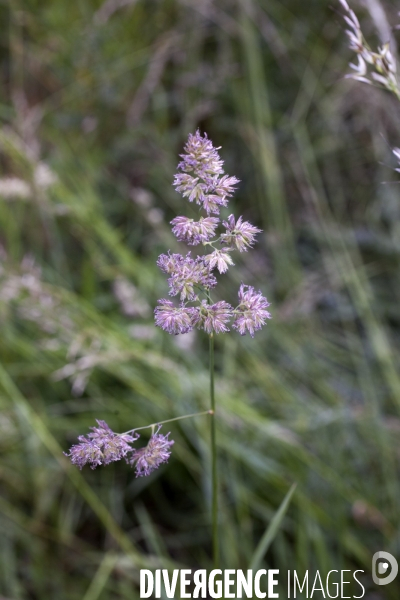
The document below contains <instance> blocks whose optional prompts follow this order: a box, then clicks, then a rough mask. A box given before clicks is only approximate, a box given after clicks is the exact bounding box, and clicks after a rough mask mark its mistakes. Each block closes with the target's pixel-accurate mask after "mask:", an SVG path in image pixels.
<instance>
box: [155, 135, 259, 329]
mask: <svg viewBox="0 0 400 600" xmlns="http://www.w3.org/2000/svg"><path fill="white" fill-rule="evenodd" d="M218 149H219V148H214V146H213V145H212V142H211V140H209V139H208V137H207V134H204V137H203V136H201V135H200V132H199V131H196V133H195V134H189V138H188V141H187V143H186V145H185V154H182V155H181V158H182V161H181V162H180V163H179V164H178V171H180V172H179V173H178V174H177V175H175V180H174V186H175V188H176V190H177V191H178V192H180V193H181V194H182V195H183V197H184V198H188V200H189V201H190V202H193V201H195V202H196V203H197V204H199V205H200V207H201V209H203V210H204V211H205V212H206V213H207V216H205V217H200V219H199V220H198V221H195V220H194V219H190V218H189V217H186V216H181V215H180V216H177V217H175V218H174V219H172V221H171V225H172V233H173V234H174V235H175V236H176V238H177V240H178V241H180V242H185V243H186V244H188V245H189V246H199V245H202V246H203V248H204V249H206V250H207V249H209V250H210V252H209V253H208V254H203V255H200V256H197V257H192V256H191V253H190V252H189V253H188V254H186V256H183V255H181V254H171V253H170V252H169V253H168V254H161V256H159V258H158V261H157V264H158V266H159V268H160V269H161V270H162V271H163V272H164V273H166V274H167V275H169V279H168V285H169V295H170V296H179V300H180V306H179V307H177V306H175V305H174V304H173V303H172V302H171V301H169V300H165V299H162V300H159V302H158V306H157V307H156V309H155V323H156V325H157V326H158V327H161V328H162V329H164V331H167V332H168V333H170V334H172V335H177V334H181V333H188V332H189V331H192V330H193V329H194V328H195V327H197V328H198V329H203V330H204V331H205V332H206V333H208V334H211V333H225V332H227V331H229V328H228V324H229V322H230V321H232V320H233V327H234V329H236V330H237V331H239V333H241V334H242V335H244V334H245V333H246V332H249V333H250V335H251V336H254V333H255V332H256V331H258V330H260V329H261V327H262V326H263V325H265V322H266V319H269V318H271V315H270V314H269V313H268V311H266V310H265V309H266V307H267V306H268V302H267V300H266V298H264V297H263V296H262V295H261V292H258V293H257V294H255V293H253V292H252V291H251V290H253V288H251V287H249V288H248V290H247V292H244V289H245V287H246V286H243V285H242V287H241V288H240V291H239V300H240V304H239V305H238V306H237V307H236V308H233V307H232V306H231V305H230V304H228V303H227V302H226V301H224V300H223V301H220V302H217V303H213V301H212V299H211V290H213V289H214V288H215V287H216V285H217V279H216V277H215V275H214V272H215V271H216V270H217V271H218V272H219V273H221V274H222V273H226V272H227V271H228V269H229V267H232V266H234V262H233V259H232V256H231V253H232V252H234V251H235V250H237V251H239V252H247V251H248V250H249V249H250V248H252V246H253V245H254V243H255V241H256V236H257V234H258V233H261V229H258V228H257V227H255V226H254V225H252V224H251V223H249V222H248V221H244V220H243V217H242V216H240V217H239V218H238V219H236V218H235V216H234V215H233V214H231V215H229V217H228V218H227V220H226V221H223V222H222V223H220V219H219V217H216V216H210V214H211V213H213V214H216V215H219V212H220V209H221V207H225V206H227V204H228V200H229V197H230V196H231V195H232V194H233V191H234V188H235V186H236V184H237V183H238V182H239V180H238V179H236V177H230V176H229V175H225V174H224V171H223V168H222V166H223V161H222V160H221V158H220V156H219V154H218ZM219 225H222V227H224V228H225V231H224V232H223V233H221V234H220V235H218V233H217V229H218V226H219ZM218 246H219V247H218ZM202 296H203V297H202ZM245 298H246V299H245ZM192 303H194V304H195V306H192Z"/></svg>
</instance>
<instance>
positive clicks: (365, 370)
mask: <svg viewBox="0 0 400 600" xmlns="http://www.w3.org/2000/svg"><path fill="white" fill-rule="evenodd" d="M377 2H378V0H376V3H374V2H372V1H371V2H369V5H370V6H373V5H375V6H376V5H377ZM353 8H355V9H356V10H357V11H358V14H359V16H360V19H361V22H362V26H363V31H364V33H365V34H366V35H369V36H371V37H372V39H374V37H377V34H376V31H378V32H381V31H382V26H381V25H382V23H380V22H374V18H375V17H376V15H378V17H379V14H381V13H379V11H378V12H377V11H372V13H371V15H369V14H368V13H365V12H362V10H360V7H359V5H358V4H354V6H353ZM385 8H386V9H388V12H387V18H388V22H389V23H391V24H393V25H395V24H396V15H395V13H394V12H393V9H394V7H393V6H390V5H388V6H386V5H385ZM336 10H338V12H336ZM390 11H392V12H390ZM339 12H340V10H339V5H338V6H336V5H335V4H334V3H332V2H329V3H328V2H322V1H321V0H319V1H317V0H312V1H311V0H310V1H309V2H298V0H284V1H283V2H280V1H278V0H270V1H269V2H263V1H261V0H222V1H220V2H216V1H214V2H213V1H212V0H196V2H191V1H190V0H105V2H100V1H98V0H96V1H95V0H85V2H83V1H79V2H67V1H66V0H41V1H40V2H39V1H37V0H27V1H25V2H22V1H21V0H16V1H15V2H9V3H8V4H6V3H3V4H2V7H1V11H0V21H1V30H2V32H3V35H2V43H1V49H0V57H1V63H0V64H1V75H0V76H1V92H0V93H1V100H0V118H1V129H0V165H1V177H0V241H1V246H2V250H1V263H0V318H1V338H0V339H1V342H0V360H1V365H2V366H1V367H0V403H1V414H0V452H1V463H0V536H1V542H0V594H2V595H4V596H5V597H7V598H9V599H12V600H25V599H26V600H28V598H29V599H34V600H50V599H53V598H54V599H57V600H75V599H76V600H78V599H79V600H81V599H82V598H83V599H84V600H97V599H100V600H109V599H110V600H111V599H126V600H128V599H129V600H133V599H134V598H138V597H139V594H138V587H137V584H138V569H139V568H140V567H143V566H156V565H158V566H160V565H161V566H165V565H166V566H171V565H174V564H179V565H186V566H189V567H193V568H199V567H203V568H208V567H210V564H211V561H210V531H209V501H210V488H209V483H210V482H209V462H210V460H209V459H210V457H209V446H208V441H209V428H208V425H209V424H208V421H207V417H201V418H199V419H197V420H188V421H182V422H181V423H175V424H171V427H170V429H171V433H172V437H173V439H174V440H175V445H174V447H173V456H172V458H171V460H170V462H169V464H168V465H167V466H165V467H163V468H162V469H160V470H159V471H158V472H157V473H155V474H154V475H153V476H151V477H150V478H142V479H135V478H134V471H133V470H132V469H131V468H130V467H129V466H128V465H125V464H123V463H122V462H121V463H116V464H113V465H109V466H107V467H105V468H99V469H97V470H96V471H90V469H84V470H83V471H82V472H80V471H79V470H77V469H75V468H73V467H71V465H69V463H68V460H67V459H66V458H65V457H64V456H63V454H62V451H63V450H67V448H68V447H69V446H70V445H71V444H72V443H74V442H75V440H76V437H77V435H79V434H82V433H86V432H87V431H88V428H89V427H90V426H91V425H94V423H95V419H96V418H99V419H105V420H106V421H107V422H108V423H109V424H110V426H111V427H112V428H113V429H114V430H116V431H125V430H127V429H131V428H132V427H135V426H137V427H139V426H141V425H146V424H148V423H151V422H156V421H160V420H164V419H168V418H172V417H175V416H179V415H182V414H186V413H190V412H196V411H200V410H206V409H207V408H208V374H207V344H206V342H207V340H205V339H204V337H203V335H201V334H200V333H198V334H195V335H191V334H190V335H187V336H181V337H176V338H175V337H173V336H168V335H167V334H165V333H164V332H162V331H159V330H156V329H155V327H154V324H153V318H152V310H153V307H154V305H155V302H156V299H157V298H159V297H165V295H166V293H167V288H166V283H165V279H164V277H163V276H162V274H160V273H159V272H158V270H157V268H156V266H155V260H156V257H157V255H158V254H159V253H160V252H165V251H166V250H167V249H168V248H171V249H172V250H174V249H175V248H177V245H176V241H175V240H174V238H173V237H172V235H171V233H170V228H169V226H168V221H170V220H171V218H173V217H174V216H175V215H176V214H187V215H190V214H195V213H194V210H195V209H194V208H193V206H192V205H190V204H189V203H186V204H182V199H181V197H180V196H179V195H178V194H176V193H175V192H174V190H173V188H172V186H171V183H172V178H173V174H174V172H175V169H176V164H177V162H178V154H179V153H180V152H181V151H182V147H183V143H184V141H185V140H186V138H187V135H188V133H189V132H193V131H194V130H195V129H196V128H197V127H199V128H200V129H201V131H206V132H207V133H208V135H209V136H210V138H211V139H212V140H213V142H214V144H215V145H216V146H221V147H222V149H221V151H220V153H221V156H222V158H224V159H225V165H226V170H227V172H228V173H230V174H232V175H233V174H234V175H236V176H237V177H239V178H240V179H241V184H240V185H239V190H238V193H237V194H236V196H235V198H234V200H233V201H232V206H234V209H235V212H236V213H237V214H240V212H241V213H242V214H244V216H245V218H248V219H249V220H250V221H251V222H253V223H254V224H256V225H257V226H258V227H260V228H262V229H263V231H264V233H263V234H261V235H260V236H259V242H258V244H257V246H256V248H255V250H254V251H253V252H252V253H250V254H249V255H248V256H246V255H245V256H241V257H239V258H238V259H237V263H238V268H237V269H235V271H232V274H229V273H228V274H227V275H225V276H223V277H221V278H220V280H221V283H220V285H219V288H218V289H220V290H221V298H223V297H226V298H228V297H233V296H234V295H236V293H237V289H238V287H239V284H240V281H242V280H243V281H244V282H245V283H247V284H250V285H254V286H255V287H256V288H257V289H258V288H260V289H262V291H263V293H264V294H265V295H266V296H267V297H268V299H269V300H270V302H271V312H272V314H273V319H272V321H270V322H269V323H268V326H267V327H266V328H265V329H264V330H263V331H262V332H261V333H258V334H257V336H256V338H255V340H251V339H249V338H248V337H246V338H241V337H240V336H238V335H237V334H236V333H231V334H229V335H224V336H220V337H219V338H218V340H217V348H216V359H217V398H218V405H219V415H218V440H219V448H220V456H219V460H220V474H221V531H222V537H221V545H222V554H223V563H224V565H225V566H226V567H229V568H233V569H235V568H242V569H246V568H248V566H249V564H250V563H251V561H252V557H253V553H254V551H255V549H256V547H257V544H258V542H259V540H260V539H261V537H262V535H263V533H264V531H265V528H266V527H267V526H268V524H269V523H270V521H271V519H272V517H273V515H274V514H275V513H276V510H277V509H278V507H279V505H280V504H281V502H282V500H283V498H284V496H285V494H286V493H287V491H288V490H289V488H290V486H291V484H292V483H293V482H297V483H298V487H297V490H296V492H295V494H294V496H293V498H292V502H291V505H290V508H289V510H288V512H287V514H286V517H285V519H284V521H283V524H282V527H281V528H280V530H279V533H278V534H277V536H276V537H275V539H274V541H273V543H272V545H271V547H270V548H269V550H268V552H267V554H266V556H265V559H264V560H265V565H268V566H274V567H277V568H280V569H281V570H282V572H286V570H287V569H289V568H290V569H297V570H298V571H299V572H300V573H301V572H302V571H304V570H305V569H307V568H308V569H312V570H313V569H319V570H320V571H321V573H322V574H326V573H327V572H328V571H329V570H330V569H339V570H340V569H355V568H359V569H364V570H365V575H364V579H363V583H364V585H365V586H366V587H367V589H368V594H369V593H371V594H372V593H376V591H375V592H372V588H371V578H370V564H371V557H372V554H373V553H374V552H376V551H377V550H381V549H385V550H388V551H391V552H392V553H394V554H396V552H398V551H399V528H400V520H399V510H398V506H399V496H400V485H399V432H400V420H399V411H400V363H399V356H400V353H399V350H400V336H399V327H400V312H399V303H400V270H399V255H400V197H399V194H400V187H399V186H398V185H397V181H398V174H397V173H395V172H394V171H392V167H394V162H393V157H392V156H391V153H390V146H399V145H400V107H399V105H398V103H397V102H396V99H395V98H394V97H393V98H392V97H390V96H389V95H388V94H385V93H384V92H381V91H379V90H376V89H374V88H372V87H367V86H364V85H362V84H361V83H358V82H353V81H344V79H343V76H344V74H345V73H346V72H347V70H348V67H347V62H348V59H349V52H348V50H347V47H346V43H347V42H346V38H345V35H344V27H343V23H342V20H341V17H340V14H339ZM382 41H386V40H382ZM390 182H391V183H390ZM227 214H229V213H227ZM222 294H224V295H225V296H223V295H222ZM218 299H219V298H218ZM359 589H360V588H358V589H357V592H356V594H358V593H359ZM399 590H400V588H399V584H398V583H396V582H394V583H393V584H391V585H389V586H387V587H386V588H383V591H382V590H380V591H379V594H380V595H378V596H377V595H375V596H374V598H390V599H391V598H393V599H394V598H398V594H399ZM282 594H283V595H285V591H282ZM370 597H371V598H372V595H371V596H370Z"/></svg>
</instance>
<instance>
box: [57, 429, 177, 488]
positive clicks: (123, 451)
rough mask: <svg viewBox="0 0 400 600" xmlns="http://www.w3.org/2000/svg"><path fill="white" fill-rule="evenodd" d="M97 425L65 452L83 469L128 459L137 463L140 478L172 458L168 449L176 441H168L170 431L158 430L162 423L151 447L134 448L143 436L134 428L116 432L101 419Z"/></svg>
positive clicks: (152, 438) (131, 462)
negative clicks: (87, 465) (161, 431)
mask: <svg viewBox="0 0 400 600" xmlns="http://www.w3.org/2000/svg"><path fill="white" fill-rule="evenodd" d="M97 425H98V427H91V430H92V432H91V433H88V434H87V435H86V436H85V435H80V436H79V437H78V441H79V444H75V445H74V446H72V447H71V448H70V451H69V453H68V454H67V453H66V452H64V454H65V455H66V456H68V457H69V458H70V459H71V462H72V464H73V465H76V466H78V467H79V468H80V469H82V467H84V465H86V464H89V465H90V467H91V468H92V469H95V468H96V467H98V466H100V465H108V464H110V463H111V462H114V461H117V460H121V459H122V458H125V460H126V462H127V463H128V464H130V465H132V466H133V465H134V464H135V462H136V477H141V476H143V475H150V473H152V471H154V470H155V469H158V467H159V466H160V465H161V464H162V463H165V462H167V460H168V459H169V457H170V454H171V452H170V451H169V450H168V449H169V447H170V446H172V444H173V443H174V442H173V441H172V440H171V441H169V440H168V436H169V435H170V434H169V433H168V434H167V435H166V436H165V435H162V434H160V433H158V432H159V431H160V428H161V425H159V426H158V429H157V432H156V433H153V435H152V436H151V438H150V440H149V443H148V444H147V446H146V447H145V448H141V449H136V448H133V447H132V444H133V443H134V442H136V440H137V439H139V437H140V436H139V434H138V433H135V431H134V430H132V431H130V432H128V433H115V432H114V431H113V430H112V429H111V428H110V427H109V426H108V425H107V423H106V422H105V421H99V420H97Z"/></svg>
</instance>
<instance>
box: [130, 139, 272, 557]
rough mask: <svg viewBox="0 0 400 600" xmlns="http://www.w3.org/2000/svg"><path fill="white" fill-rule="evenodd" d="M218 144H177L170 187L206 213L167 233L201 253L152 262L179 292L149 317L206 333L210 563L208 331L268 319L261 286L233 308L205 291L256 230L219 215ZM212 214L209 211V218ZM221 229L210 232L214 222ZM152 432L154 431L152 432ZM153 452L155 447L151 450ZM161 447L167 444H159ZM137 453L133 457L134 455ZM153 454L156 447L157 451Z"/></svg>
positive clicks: (228, 189) (225, 185) (144, 465)
mask: <svg viewBox="0 0 400 600" xmlns="http://www.w3.org/2000/svg"><path fill="white" fill-rule="evenodd" d="M218 150H219V148H214V146H213V145H212V142H211V140H209V139H208V137H207V134H204V136H202V135H201V134H200V132H199V130H197V131H196V133H195V134H189V138H188V141H187V143H186V145H185V153H184V154H182V155H181V158H182V161H181V162H180V163H179V164H178V173H177V174H176V175H175V179H174V186H175V189H176V191H177V192H180V193H181V194H182V196H183V197H184V198H187V199H188V200H189V202H195V203H196V204H198V205H199V206H200V210H204V211H205V213H206V216H205V217H204V216H201V217H200V218H199V220H198V221H195V220H194V219H191V218H189V217H186V216H181V215H179V216H177V217H175V218H174V219H172V221H171V225H172V233H173V234H174V235H175V237H176V238H177V240H178V241H179V242H185V243H186V244H188V245H189V246H202V247H203V249H204V251H205V254H201V255H199V256H197V257H195V258H194V257H192V256H191V253H190V252H189V253H188V254H187V255H186V256H183V255H181V254H171V253H170V252H169V253H168V254H162V255H161V256H159V258H158V261H157V265H158V266H159V268H160V269H161V271H163V272H164V273H166V274H167V275H168V276H169V279H168V285H169V295H170V296H179V299H180V304H179V306H175V305H174V304H173V302H171V301H170V300H165V299H161V300H159V301H158V306H157V307H156V309H155V311H154V313H155V323H156V325H157V326H158V327H161V328H162V329H163V330H164V331H166V332H167V333H170V334H171V335H177V334H181V333H188V332H189V331H192V330H193V329H194V328H195V327H197V328H198V329H202V330H203V331H205V332H206V333H207V334H208V336H209V352H210V411H209V414H210V415H211V417H212V418H211V479H212V481H211V489H212V498H211V505H212V511H211V512H212V540H213V557H214V566H215V567H218V564H219V536H218V474H217V473H218V470H217V442H216V424H215V421H216V419H215V417H216V404H215V392H214V336H215V334H218V333H227V332H229V331H230V329H229V325H230V324H231V323H232V327H233V328H234V329H236V330H237V331H238V332H239V333H240V334H241V335H245V334H246V333H247V332H248V333H249V334H250V335H251V337H254V334H255V332H256V331H259V330H260V329H261V328H262V327H263V325H265V323H266V320H267V319H270V318H271V315H270V314H269V312H268V311H267V307H268V306H269V303H268V301H267V299H266V298H264V296H263V295H262V294H261V292H256V291H255V290H254V288H253V287H251V286H248V285H244V284H242V285H241V286H240V289H239V304H238V306H237V307H236V308H234V307H233V306H231V304H229V303H228V302H226V301H225V300H219V301H218V302H215V301H214V300H213V299H212V298H211V292H212V291H213V290H214V288H215V287H216V285H217V279H216V277H215V275H214V272H215V270H217V271H219V273H226V272H227V271H228V269H229V268H230V267H232V266H234V262H233V259H232V256H231V253H232V252H234V251H235V250H237V251H239V252H247V250H249V249H250V248H251V247H252V246H253V244H254V243H255V241H256V236H257V234H258V233H261V230H260V229H258V228H257V227H255V226H254V225H252V224H251V223H249V222H248V221H244V220H243V217H242V216H240V217H239V218H238V219H236V218H235V216H234V215H233V214H231V215H229V217H228V218H227V220H226V221H223V222H222V223H221V222H220V218H219V214H220V210H221V209H222V208H223V207H226V206H227V205H228V201H229V198H230V197H231V196H232V194H233V192H234V190H235V186H236V185H237V183H238V182H239V180H238V179H236V177H230V176H229V175H225V174H224V171H223V161H222V160H221V158H220V156H219V154H218ZM211 215H215V216H211ZM220 225H221V226H222V227H223V228H225V230H224V231H223V232H222V233H220V234H218V233H217V231H218V227H219V226H220ZM156 435H157V434H156ZM158 443H159V444H160V445H163V444H164V446H163V447H165V445H166V444H167V443H169V442H168V441H167V440H165V439H164V440H162V442H161V441H160V442H158V441H157V440H156V439H155V440H154V442H153V444H154V447H155V448H158ZM152 452H153V450H152V447H151V440H150V442H149V450H148V453H149V456H150V457H151V460H155V461H156V462H157V459H156V458H153V454H152ZM154 452H155V454H157V451H156V450H154ZM166 452H167V450H166ZM135 456H137V458H135ZM160 456H162V452H161V451H160ZM133 460H134V461H135V460H136V468H137V473H138V475H141V474H142V473H143V474H147V472H148V471H149V469H150V468H151V467H150V466H149V464H150V463H151V460H150V459H149V460H148V458H147V452H146V451H138V453H137V455H135V454H134V455H133Z"/></svg>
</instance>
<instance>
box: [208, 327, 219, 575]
mask: <svg viewBox="0 0 400 600" xmlns="http://www.w3.org/2000/svg"><path fill="white" fill-rule="evenodd" d="M210 400H211V410H210V411H209V412H210V414H211V416H212V418H211V472H212V505H211V506H212V509H211V510H212V546H213V560H214V568H215V569H216V568H218V566H219V539H218V474H217V440H216V427H215V394H214V335H213V334H212V333H211V334H210Z"/></svg>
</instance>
